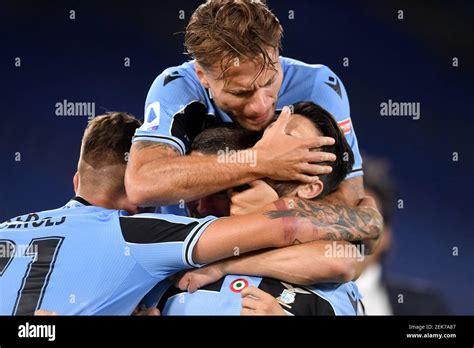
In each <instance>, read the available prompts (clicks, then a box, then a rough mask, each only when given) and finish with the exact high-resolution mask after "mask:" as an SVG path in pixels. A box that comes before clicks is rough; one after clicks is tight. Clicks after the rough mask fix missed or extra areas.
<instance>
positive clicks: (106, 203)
mask: <svg viewBox="0 0 474 348" xmlns="http://www.w3.org/2000/svg"><path fill="white" fill-rule="evenodd" d="M76 196H79V197H82V198H84V199H85V200H86V201H88V202H89V203H90V204H92V205H94V206H96V207H102V208H106V209H116V210H120V209H124V208H125V207H123V204H122V202H123V198H122V197H120V195H117V194H110V193H107V192H101V191H96V192H94V193H93V194H92V193H90V192H87V191H86V190H81V189H78V190H77V192H76Z"/></svg>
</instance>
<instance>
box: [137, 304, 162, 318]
mask: <svg viewBox="0 0 474 348" xmlns="http://www.w3.org/2000/svg"><path fill="white" fill-rule="evenodd" d="M132 315H133V316H137V317H154V316H159V315H161V313H160V310H159V309H158V308H146V307H145V306H137V308H135V310H134V311H133V313H132Z"/></svg>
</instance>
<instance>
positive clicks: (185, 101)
mask: <svg viewBox="0 0 474 348" xmlns="http://www.w3.org/2000/svg"><path fill="white" fill-rule="evenodd" d="M280 62H281V66H282V69H283V82H282V85H281V88H280V91H279V93H278V100H277V105H276V110H277V112H279V111H281V109H282V108H283V107H284V106H285V105H290V104H294V103H297V102H300V101H312V102H313V103H315V104H319V105H320V106H321V107H323V108H324V109H326V110H327V111H329V112H330V113H331V114H332V115H333V116H334V117H335V118H336V121H337V122H338V123H339V125H340V127H341V129H342V131H343V132H344V135H345V136H346V139H347V142H348V143H349V145H350V147H351V149H352V152H353V153H354V166H353V167H352V171H351V172H350V173H349V174H348V175H347V177H346V179H348V178H352V177H355V176H359V175H362V174H363V173H362V158H361V155H360V152H359V146H358V144H357V137H356V134H355V131H354V127H353V125H352V122H351V117H350V107H349V100H348V98H347V93H346V90H345V88H344V85H343V84H342V82H341V80H340V79H339V78H338V77H337V76H336V74H334V73H333V72H332V71H331V70H330V69H329V68H328V67H326V66H324V65H320V64H306V63H303V62H300V61H297V60H295V59H290V58H285V57H280ZM220 122H233V120H232V118H231V117H230V116H229V115H228V114H226V113H225V112H224V111H222V110H221V109H219V108H218V107H217V106H216V105H215V104H214V102H213V100H212V96H211V95H210V93H209V91H208V90H207V89H206V88H204V86H203V85H202V84H201V83H200V82H199V79H198V77H197V74H196V72H195V70H194V61H190V62H187V63H184V64H182V65H180V66H176V67H171V68H168V69H166V70H165V71H163V72H162V73H161V74H160V75H159V76H158V77H157V78H156V79H155V81H154V82H153V84H152V85H151V87H150V90H149V91H148V95H147V99H146V103H145V116H144V123H143V125H142V126H141V127H140V128H139V129H137V131H136V132H135V137H134V138H133V142H135V141H155V142H162V143H166V144H169V145H172V146H174V147H175V148H176V149H177V150H178V151H179V152H180V153H181V154H186V153H187V152H188V151H189V148H190V144H191V142H192V141H193V140H194V138H195V137H196V135H197V134H199V133H200V132H201V131H202V130H203V129H205V128H207V127H208V126H210V125H212V124H216V123H220ZM162 212H173V213H180V214H183V209H178V207H177V206H173V207H164V209H162Z"/></svg>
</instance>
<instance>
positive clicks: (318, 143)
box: [303, 136, 336, 149]
mask: <svg viewBox="0 0 474 348" xmlns="http://www.w3.org/2000/svg"><path fill="white" fill-rule="evenodd" d="M335 143H336V140H334V138H331V137H323V136H321V137H317V138H314V139H311V140H307V141H304V142H303V144H304V146H305V147H308V148H310V149H314V148H319V147H322V146H331V145H334V144H335Z"/></svg>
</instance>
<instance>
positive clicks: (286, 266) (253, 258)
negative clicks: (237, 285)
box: [221, 241, 359, 285]
mask: <svg viewBox="0 0 474 348" xmlns="http://www.w3.org/2000/svg"><path fill="white" fill-rule="evenodd" d="M336 245H337V247H342V248H347V249H346V250H351V253H352V254H351V255H347V257H339V256H336V255H337V254H336V253H333V252H332V251H331V249H332V248H335V247H336ZM358 260H359V254H358V251H357V248H356V247H355V246H353V245H351V244H350V243H347V242H338V243H329V242H321V241H317V242H311V243H307V244H301V245H295V246H290V247H286V248H279V249H273V250H269V251H263V252H258V253H252V254H246V255H243V256H239V257H232V258H229V259H227V260H223V261H222V265H221V266H222V270H223V272H224V273H225V274H246V275H254V276H262V277H271V278H275V279H279V280H283V281H286V282H289V283H293V284H299V285H311V284H315V283H319V282H336V283H344V282H347V281H350V280H352V279H353V278H354V276H355V267H356V262H358Z"/></svg>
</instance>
